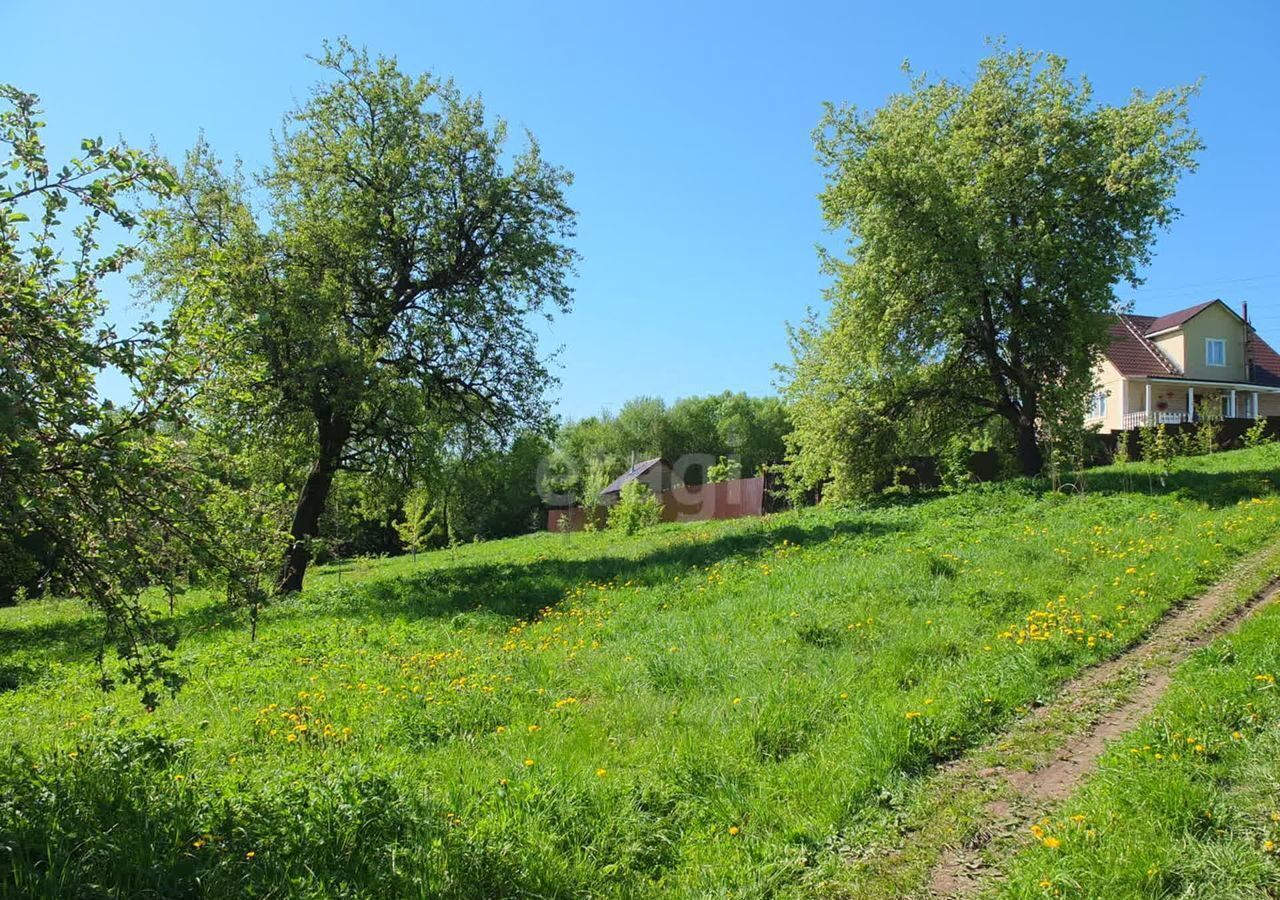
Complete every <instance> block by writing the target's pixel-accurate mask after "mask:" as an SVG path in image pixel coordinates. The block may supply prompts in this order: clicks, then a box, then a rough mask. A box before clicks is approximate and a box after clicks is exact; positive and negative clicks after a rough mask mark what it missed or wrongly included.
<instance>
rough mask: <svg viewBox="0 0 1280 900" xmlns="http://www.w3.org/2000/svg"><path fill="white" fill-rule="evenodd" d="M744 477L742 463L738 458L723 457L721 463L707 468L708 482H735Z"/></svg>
mask: <svg viewBox="0 0 1280 900" xmlns="http://www.w3.org/2000/svg"><path fill="white" fill-rule="evenodd" d="M741 477H742V462H741V461H740V460H739V459H738V458H737V457H736V456H722V457H720V461H719V462H717V463H714V464H712V465H710V466H707V482H708V483H711V484H714V483H715V482H718V481H735V480H737V479H739V478H741Z"/></svg>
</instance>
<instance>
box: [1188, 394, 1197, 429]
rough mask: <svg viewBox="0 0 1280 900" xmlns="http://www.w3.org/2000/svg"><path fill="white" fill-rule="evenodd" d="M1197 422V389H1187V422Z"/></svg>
mask: <svg viewBox="0 0 1280 900" xmlns="http://www.w3.org/2000/svg"><path fill="white" fill-rule="evenodd" d="M1195 420H1196V389H1195V388H1193V387H1188V388H1187V421H1188V422H1194V421H1195Z"/></svg>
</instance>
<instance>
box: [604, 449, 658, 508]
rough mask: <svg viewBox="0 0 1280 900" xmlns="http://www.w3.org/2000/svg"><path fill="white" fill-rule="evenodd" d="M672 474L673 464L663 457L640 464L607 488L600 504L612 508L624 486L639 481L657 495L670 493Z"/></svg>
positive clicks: (624, 473) (628, 470)
mask: <svg viewBox="0 0 1280 900" xmlns="http://www.w3.org/2000/svg"><path fill="white" fill-rule="evenodd" d="M672 472H673V469H672V468H671V463H669V462H667V461H666V460H665V459H663V458H662V457H661V456H656V457H654V458H653V459H646V460H645V461H644V462H638V463H636V464H635V465H634V466H632V467H631V468H630V469H627V471H625V472H623V473H622V474H621V475H619V476H618V477H617V478H615V479H614V480H613V481H612V482H611V483H610V484H609V486H608V487H607V488H605V489H604V490H603V491H601V492H600V502H601V503H603V504H604V505H605V506H612V505H613V504H614V503H617V502H618V498H619V497H620V496H621V495H622V487H623V485H625V484H626V483H627V482H629V481H639V482H640V483H642V484H645V485H648V487H649V490H650V491H652V492H653V493H654V494H655V495H657V494H661V493H662V492H663V491H669V490H671V481H672V477H671V476H672Z"/></svg>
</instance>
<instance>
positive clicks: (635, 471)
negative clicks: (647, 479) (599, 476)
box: [600, 456, 671, 494]
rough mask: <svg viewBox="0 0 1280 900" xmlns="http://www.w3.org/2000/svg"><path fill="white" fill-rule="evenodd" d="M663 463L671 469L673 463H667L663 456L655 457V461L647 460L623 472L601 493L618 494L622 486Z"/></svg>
mask: <svg viewBox="0 0 1280 900" xmlns="http://www.w3.org/2000/svg"><path fill="white" fill-rule="evenodd" d="M658 463H662V464H663V465H665V466H666V467H667V468H671V463H669V462H667V461H666V460H665V459H663V458H662V457H661V456H655V457H654V458H653V459H646V460H645V461H644V462H638V463H636V464H635V465H634V466H632V467H631V468H630V469H627V471H625V472H623V473H622V474H621V475H619V476H618V477H617V478H615V479H613V481H612V482H610V483H609V486H608V487H607V488H605V489H604V490H603V491H601V492H600V493H601V494H616V493H618V492H619V491H621V490H622V486H623V485H624V484H626V483H627V482H628V481H635V480H636V479H637V478H639V477H640V476H641V475H644V474H645V473H646V472H648V471H649V470H650V469H652V468H653V467H654V466H656V465H658Z"/></svg>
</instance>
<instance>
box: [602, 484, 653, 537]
mask: <svg viewBox="0 0 1280 900" xmlns="http://www.w3.org/2000/svg"><path fill="white" fill-rule="evenodd" d="M661 521H662V501H661V500H659V499H658V498H657V497H655V496H653V492H652V491H651V490H649V486H648V485H647V484H645V483H644V482H643V481H628V482H627V483H626V484H624V485H623V486H622V490H621V491H620V492H619V496H618V502H617V503H615V504H613V506H611V507H609V528H611V529H613V530H615V531H621V532H622V533H623V534H635V533H637V532H639V531H641V530H643V529H645V528H650V527H652V526H654V525H657V524H658V523H659V522H661Z"/></svg>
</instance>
